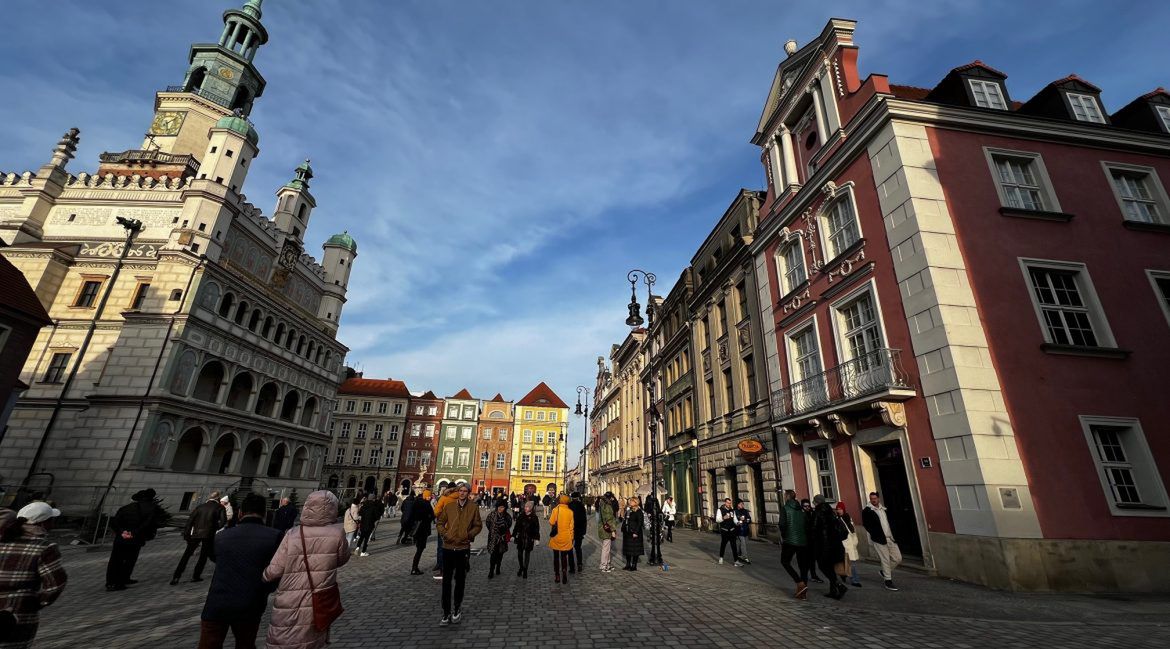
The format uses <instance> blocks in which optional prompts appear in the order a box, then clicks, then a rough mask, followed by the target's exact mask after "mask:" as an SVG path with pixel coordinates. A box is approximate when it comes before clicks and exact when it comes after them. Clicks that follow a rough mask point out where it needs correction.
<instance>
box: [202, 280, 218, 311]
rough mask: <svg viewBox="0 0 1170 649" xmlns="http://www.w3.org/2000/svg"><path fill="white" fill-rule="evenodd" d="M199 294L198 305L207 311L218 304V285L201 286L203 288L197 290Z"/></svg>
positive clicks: (212, 283) (210, 283)
mask: <svg viewBox="0 0 1170 649" xmlns="http://www.w3.org/2000/svg"><path fill="white" fill-rule="evenodd" d="M199 294H200V298H199V304H200V305H201V306H202V307H203V308H205V309H207V310H208V311H212V310H214V309H215V306H216V305H217V304H219V296H220V290H219V284H216V283H215V282H208V283H206V284H204V285H203V288H201V289H199Z"/></svg>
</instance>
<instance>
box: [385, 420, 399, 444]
mask: <svg viewBox="0 0 1170 649" xmlns="http://www.w3.org/2000/svg"><path fill="white" fill-rule="evenodd" d="M387 439H389V440H390V441H391V442H397V441H398V424H390V433H389V435H388V436H387Z"/></svg>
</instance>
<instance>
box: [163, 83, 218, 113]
mask: <svg viewBox="0 0 1170 649" xmlns="http://www.w3.org/2000/svg"><path fill="white" fill-rule="evenodd" d="M167 92H189V93H191V94H193V95H199V96H200V97H202V98H204V99H206V100H207V101H210V102H211V103H213V104H216V105H219V106H223V107H224V108H227V109H228V110H231V108H232V100H231V99H228V98H227V97H224V96H223V95H221V94H218V93H214V92H211V91H210V90H204V89H203V88H188V87H186V86H167Z"/></svg>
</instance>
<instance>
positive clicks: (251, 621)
mask: <svg viewBox="0 0 1170 649" xmlns="http://www.w3.org/2000/svg"><path fill="white" fill-rule="evenodd" d="M282 507H283V505H282ZM264 510H265V503H264V497H263V496H261V495H260V494H248V495H247V496H244V502H243V503H241V504H240V517H239V524H238V525H236V526H235V527H233V528H231V529H227V530H224V531H223V532H222V533H220V534H217V535H215V541H214V543H215V554H214V555H213V556H212V561H214V562H215V565H216V570H215V574H213V575H212V576H211V588H210V589H208V591H207V602H206V603H205V604H204V605H203V614H202V615H200V619H201V622H200V629H199V647H200V649H203V648H205V647H206V648H211V649H222V647H223V643H224V640H225V639H227V633H228V630H229V629H230V630H231V632H232V636H234V637H235V639H236V646H237V647H251V648H254V647H255V646H256V633H257V631H259V629H260V618H261V617H262V616H263V615H264V609H265V608H267V607H268V595H269V594H270V593H272V591H274V590H276V586H277V584H278V583H279V582H272V583H267V582H265V581H264V579H263V574H264V568H266V567H267V566H268V563H269V562H270V561H272V555H274V554H276V549H277V548H278V547H279V546H280V541H281V539H282V538H283V537H284V533H283V532H281V531H280V530H277V529H276V528H272V527H266V526H265V525H264Z"/></svg>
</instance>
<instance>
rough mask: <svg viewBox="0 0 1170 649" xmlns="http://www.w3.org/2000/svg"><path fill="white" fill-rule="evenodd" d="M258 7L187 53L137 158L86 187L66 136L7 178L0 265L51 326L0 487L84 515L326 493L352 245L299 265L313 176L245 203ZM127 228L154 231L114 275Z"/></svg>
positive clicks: (345, 239)
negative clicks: (271, 199) (13, 274)
mask: <svg viewBox="0 0 1170 649" xmlns="http://www.w3.org/2000/svg"><path fill="white" fill-rule="evenodd" d="M259 5H260V2H259V1H258V0H249V2H248V3H246V4H245V5H244V7H243V8H242V9H241V10H235V9H233V10H229V11H228V12H226V13H225V14H224V21H225V29H224V32H223V36H222V37H221V39H220V41H219V43H218V44H202V45H195V46H193V47H192V50H191V65H190V68H189V69H188V70H187V73H186V80H185V82H184V84H183V86H179V87H171V88H168V89H166V90H165V91H162V92H159V93H158V94H157V97H156V103H155V106H156V115H155V119H154V120H153V122H152V124H151V126H150V133H148V135H147V139H146V141H145V142H144V143H143V147H142V149H138V150H129V151H122V152H118V153H105V154H102V156H101V166H100V167H99V169H98V172H97V173H94V174H91V173H77V174H76V175H74V174H73V173H71V172H70V171H68V170H66V164H67V163H68V161H69V160H70V159H71V158H72V157H73V152H74V150H75V148H76V143H77V140H78V138H79V132H78V131H77V129H73V130H71V131H70V132H69V133H67V134H66V135H65V137H64V138H62V140H61V141H60V142H59V143H58V145H57V147H56V149H55V150H54V153H53V156H52V159H51V160H50V161H49V162H48V163H47V164H46V165H45V166H43V167H41V168H40V169H39V170H38V171H36V172H35V173H33V172H24V173H21V174H16V173H3V172H0V240H2V241H3V244H4V246H5V247H0V254H3V255H4V256H5V257H6V258H8V259H9V260H10V261H11V262H12V263H13V264H14V265H16V266H17V267H18V268H19V269H20V270H21V271H22V272H23V273H24V274H25V276H26V278H27V279H28V281H29V283H30V284H31V285H32V287H33V288H34V290H35V291H36V294H37V296H38V297H39V298H40V300H41V302H42V304H44V305H45V307H46V309H47V310H48V312H49V314H50V316H51V317H52V319H53V324H52V325H50V326H48V327H45V328H44V329H43V330H42V332H41V335H40V337H39V339H38V341H37V343H36V346H35V347H34V348H33V350H32V352H31V354H30V355H29V359H28V361H27V363H26V365H25V368H24V371H23V373H22V376H21V378H22V380H23V381H24V382H25V383H27V384H29V385H30V386H32V387H31V388H30V389H29V390H28V391H27V392H26V393H25V394H24V397H23V398H22V399H21V400H20V401H19V402H18V404H17V406H16V409H15V411H14V412H13V414H12V417H11V420H10V422H9V428H8V430H7V431H5V432H4V433H3V437H0V484H7V485H14V484H19V483H21V482H22V481H23V480H25V479H26V475H27V474H28V473H29V472H30V467H32V469H31V471H32V472H33V474H34V475H32V479H31V481H30V484H31V485H32V486H33V487H34V488H37V489H46V488H50V485H51V490H52V497H53V498H55V499H56V500H57V501H58V502H59V503H60V504H61V506H62V507H63V508H64V509H66V510H67V511H71V512H73V513H82V512H83V511H89V510H93V509H94V508H95V507H96V506H97V505H98V504H99V503H102V504H103V505H104V506H103V507H102V509H104V510H105V511H107V512H108V511H111V510H113V509H114V508H116V507H117V506H119V505H120V504H122V503H123V502H124V501H125V500H126V498H127V497H128V495H129V494H131V493H133V492H134V491H135V490H137V489H141V488H145V487H153V488H154V489H156V490H157V491H158V493H159V495H160V496H161V497H163V498H164V499H165V503H164V504H165V505H166V506H167V507H168V508H169V509H170V510H171V511H172V512H180V511H184V510H185V509H186V508H187V505H188V504H190V503H194V504H198V503H199V502H200V500H201V498H202V496H203V495H204V494H206V492H208V491H210V490H212V489H219V490H221V491H222V490H225V489H226V490H229V491H230V490H232V489H235V488H245V489H247V488H253V489H255V490H257V491H261V492H264V493H270V494H272V495H273V496H276V495H279V494H283V493H286V492H288V491H290V490H292V489H297V490H299V492H300V495H301V496H302V497H303V496H304V495H305V494H306V493H307V492H308V491H311V490H312V489H315V488H316V487H317V486H318V484H319V478H320V473H321V470H322V467H323V465H324V463H325V461H326V458H325V453H326V450H327V449H328V448H329V443H330V439H329V436H328V435H327V434H326V433H325V430H326V427H327V424H328V421H327V420H328V418H329V413H330V412H331V411H332V409H333V403H334V400H335V398H336V397H335V394H336V390H337V386H338V384H339V383H340V380H341V368H342V362H343V360H344V357H345V354H346V352H347V349H346V347H345V346H343V345H342V344H341V343H339V342H338V341H337V339H336V334H337V327H338V321H339V319H340V315H341V309H342V306H343V304H344V302H345V294H346V288H347V284H348V280H349V272H350V266H351V264H352V262H353V260H354V258H355V257H356V255H357V246H356V244H355V243H354V241H353V239H352V238H351V237H349V236H348V235H347V234H343V235H337V236H334V237H332V238H331V239H330V240H329V241H328V242H327V243H326V244H325V253H324V257H323V261H324V263H323V264H322V263H318V262H317V261H316V260H315V259H314V258H313V257H312V256H310V255H308V254H306V253H305V252H304V250H303V248H302V240H303V235H304V232H305V229H306V226H307V224H308V220H309V218H310V216H311V212H312V209H313V208H314V207H315V201H314V200H313V197H312V195H311V194H310V193H309V180H310V179H311V178H312V170H311V168H310V167H309V165H308V161H306V162H305V163H304V164H302V165H300V166H299V167H298V168H297V169H296V172H295V178H293V180H291V181H290V182H289V183H288V184H286V185H285V186H283V187H281V188H280V189H279V190H278V191H277V192H276V195H277V205H276V208H275V217H274V218H269V217H267V216H265V215H264V214H263V213H262V212H261V210H260V209H259V208H257V207H255V206H254V205H252V204H251V203H250V202H248V200H247V198H246V197H245V196H244V194H243V193H242V188H243V186H244V181H245V178H246V176H247V173H248V170H249V168H250V165H251V162H252V160H253V159H254V158H255V157H256V156H257V155H258V154H259V147H258V143H259V137H258V135H257V134H256V131H255V130H254V129H253V128H252V126H251V124H250V123H249V122H248V121H247V120H246V118H245V114H246V111H248V110H250V109H251V106H252V101H253V100H254V99H255V97H256V96H258V95H259V91H262V90H263V79H261V78H260V77H259V74H258V73H257V72H256V70H255V68H254V67H253V65H252V59H253V57H254V56H255V55H256V48H257V47H258V46H259V45H262V44H263V43H264V42H266V41H267V33H266V32H265V31H264V29H263V27H262V26H261V25H260V6H259ZM213 80H214V81H215V83H218V84H219V86H224V84H225V83H226V84H227V86H230V87H231V88H235V92H234V96H233V97H231V98H224V96H223V94H222V93H223V91H224V89H223V88H220V87H219V86H215V85H214V84H213ZM233 81H234V82H236V83H235V85H232V83H230V82H233ZM225 87H226V86H225ZM216 89H218V90H216ZM257 89H258V90H259V91H258V90H257ZM188 109H190V112H189V114H186V115H185V116H184V114H183V111H185V110H188ZM200 120H202V121H200ZM196 122H198V125H199V126H198V128H192V126H194V125H196ZM122 219H136V220H138V221H140V222H141V229H140V230H139V231H138V232H137V233H136V234H135V235H134V237H133V240H132V242H131V244H130V248H129V250H128V251H125V252H126V254H125V255H124V262H123V263H121V264H120V270H119V257H121V256H123V255H122V253H123V252H124V246H125V243H126V241H127V236H128V235H127V233H128V230H127V229H126V228H125V227H124V226H123V225H121V224H120V222H119V221H120V220H122Z"/></svg>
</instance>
